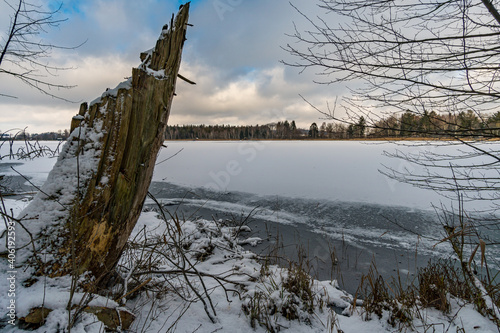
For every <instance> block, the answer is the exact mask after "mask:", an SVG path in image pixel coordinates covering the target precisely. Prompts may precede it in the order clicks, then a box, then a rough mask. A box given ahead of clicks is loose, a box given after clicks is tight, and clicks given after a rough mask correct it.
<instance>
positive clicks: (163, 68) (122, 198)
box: [17, 3, 189, 286]
mask: <svg viewBox="0 0 500 333" xmlns="http://www.w3.org/2000/svg"><path fill="white" fill-rule="evenodd" d="M188 12H189V3H188V4H186V5H184V6H182V7H181V8H180V10H179V13H178V15H177V17H176V19H175V21H174V18H173V17H172V21H171V23H170V26H168V27H167V26H164V27H163V30H162V32H161V35H160V38H159V39H158V41H157V43H156V47H155V48H153V49H151V50H149V51H147V52H144V53H142V54H141V61H142V63H141V65H140V66H139V67H138V68H134V69H133V70H132V76H131V78H129V79H128V80H127V81H125V82H122V83H120V84H119V85H118V86H117V87H116V88H115V89H111V90H107V91H106V92H104V93H103V94H102V96H101V97H100V98H98V99H97V100H95V101H93V102H91V103H90V105H87V103H83V104H82V105H81V107H80V112H79V114H78V115H77V116H75V117H73V121H72V124H71V135H70V137H69V138H68V141H67V142H66V144H65V146H64V148H63V150H62V152H61V155H60V156H59V158H58V161H57V163H56V164H55V166H54V168H53V170H52V171H51V172H50V174H49V176H48V179H47V181H46V183H45V184H44V186H43V187H42V189H41V191H40V193H39V194H37V196H36V197H35V199H34V200H33V201H32V202H31V203H30V205H29V206H28V207H27V208H26V209H25V210H24V211H23V212H22V213H21V215H20V219H21V222H20V224H22V228H17V229H18V240H17V243H18V246H19V248H18V252H17V255H18V257H17V261H18V264H30V265H32V266H33V267H35V268H36V270H37V272H38V273H39V274H42V275H49V276H63V275H69V274H82V273H84V272H90V273H91V277H92V279H91V280H92V281H93V282H92V285H93V286H103V285H104V284H105V283H106V281H107V280H108V277H109V274H110V272H111V271H112V269H113V268H114V267H115V265H116V264H117V262H118V260H119V258H120V256H121V253H122V251H123V249H124V247H125V244H126V242H127V240H128V238H129V235H130V233H131V232H132V229H133V228H134V226H135V224H136V222H137V219H138V218H139V215H140V214H141V210H142V206H143V203H144V200H145V198H146V195H147V192H148V188H149V185H150V182H151V178H152V175H153V169H154V166H155V161H156V157H157V154H158V152H159V150H160V148H161V146H162V143H163V140H164V133H165V130H166V125H167V120H168V117H169V113H170V106H171V104H172V99H173V96H174V91H175V83H176V79H177V76H178V70H179V66H180V62H181V54H182V47H183V45H184V41H185V39H186V38H185V37H186V29H187V26H188Z"/></svg>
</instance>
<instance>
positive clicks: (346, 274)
mask: <svg viewBox="0 0 500 333" xmlns="http://www.w3.org/2000/svg"><path fill="white" fill-rule="evenodd" d="M47 144H48V145H54V146H55V145H57V143H55V142H54V143H53V142H50V143H47ZM165 146H167V148H164V149H162V151H161V152H160V154H159V156H158V159H157V166H156V168H155V173H154V176H153V183H152V185H151V189H150V191H151V193H153V195H155V196H156V197H157V198H158V199H160V200H161V201H162V202H163V203H165V204H167V205H168V206H167V208H168V209H169V210H171V212H174V213H178V214H182V215H184V216H186V217H189V218H206V219H212V218H217V219H235V220H237V221H243V220H245V218H246V217H247V216H250V218H249V219H248V220H245V223H246V224H248V225H249V226H250V227H251V228H252V229H253V231H252V232H251V233H249V234H248V235H247V237H260V238H262V239H264V242H262V243H261V244H258V245H257V246H256V247H249V248H250V249H251V250H253V251H256V252H267V251H269V249H270V248H273V247H275V246H277V245H282V246H281V249H282V252H283V253H284V254H286V255H290V256H294V255H296V253H295V252H296V246H295V244H302V245H303V247H304V248H305V250H306V252H307V253H308V258H309V259H310V260H311V262H312V266H313V267H312V270H313V273H315V274H317V275H318V277H319V278H321V279H327V278H330V277H333V278H338V279H339V280H342V279H344V280H346V281H345V283H343V284H342V283H341V285H343V286H344V287H345V288H346V289H347V290H348V291H349V292H354V291H355V288H356V286H357V284H358V283H359V279H360V276H361V273H366V272H367V270H368V268H369V266H370V264H371V262H372V261H376V263H377V267H378V269H379V273H381V274H382V275H384V276H385V277H388V276H394V275H395V272H399V273H401V274H403V275H404V274H410V275H411V274H412V273H413V272H414V271H415V269H416V267H417V266H420V265H424V264H425V263H426V261H427V260H428V259H429V258H440V257H446V256H448V255H449V253H450V249H449V248H448V247H447V245H446V244H439V245H437V246H436V244H437V243H438V241H439V239H441V238H440V237H442V235H443V232H442V230H441V229H442V228H441V226H440V225H439V223H438V222H437V218H436V213H435V211H434V209H433V205H434V206H440V204H441V203H444V204H449V200H448V199H445V198H444V197H442V196H440V195H438V194H437V193H434V192H432V191H429V190H424V189H419V188H415V187H412V186H410V185H408V184H402V183H399V182H396V181H394V180H392V179H389V178H387V177H385V176H384V175H382V174H381V173H380V172H379V169H383V168H385V167H389V168H393V169H395V170H405V169H408V170H414V171H418V170H415V166H414V165H412V164H410V163H409V162H406V161H402V160H398V159H394V158H389V157H387V156H385V155H384V151H388V152H392V151H394V150H395V149H396V148H397V149H400V150H404V151H405V152H407V153H408V152H409V153H419V152H421V151H424V150H426V149H429V147H422V146H419V145H415V146H408V147H401V146H399V147H396V146H395V145H393V144H391V143H380V142H377V143H373V142H357V141H238V142H229V141H220V142H213V141H167V142H165ZM430 149H443V148H436V147H433V148H430ZM446 149H450V148H449V147H447V148H446ZM10 162H14V161H9V160H6V159H4V160H2V161H0V173H3V174H11V175H15V173H14V172H13V171H12V170H11V169H10V168H9V166H10V164H9V163H10ZM15 162H17V161H15ZM21 163H23V164H18V165H16V166H15V168H16V170H18V171H19V172H20V173H22V174H24V175H26V176H28V177H30V178H31V180H32V181H33V182H34V183H36V184H38V185H41V183H43V181H44V180H45V178H46V176H47V173H48V172H49V171H50V169H51V167H52V165H53V163H55V159H54V158H43V159H37V160H35V161H28V162H22V161H21ZM147 203H148V204H151V202H150V201H148V202H147ZM332 250H333V251H334V252H335V255H336V257H337V259H338V260H339V262H338V264H337V265H334V266H332V265H331V264H332V263H331V258H330V252H331V251H332ZM497 252H498V251H497V249H494V250H492V251H490V252H489V253H490V254H491V255H493V256H495V257H498V253H497ZM294 253H295V254H294ZM415 253H418V254H419V256H418V258H416V257H415ZM334 273H336V274H334Z"/></svg>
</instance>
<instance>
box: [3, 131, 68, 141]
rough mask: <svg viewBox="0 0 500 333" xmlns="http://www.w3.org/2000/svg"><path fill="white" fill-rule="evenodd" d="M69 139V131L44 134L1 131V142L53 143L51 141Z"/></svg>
mask: <svg viewBox="0 0 500 333" xmlns="http://www.w3.org/2000/svg"><path fill="white" fill-rule="evenodd" d="M68 137H69V131H68V130H67V129H65V130H64V131H63V130H59V131H57V132H43V133H28V132H26V131H23V130H20V131H17V132H14V131H7V132H1V131H0V140H38V141H51V140H66V139H67V138H68Z"/></svg>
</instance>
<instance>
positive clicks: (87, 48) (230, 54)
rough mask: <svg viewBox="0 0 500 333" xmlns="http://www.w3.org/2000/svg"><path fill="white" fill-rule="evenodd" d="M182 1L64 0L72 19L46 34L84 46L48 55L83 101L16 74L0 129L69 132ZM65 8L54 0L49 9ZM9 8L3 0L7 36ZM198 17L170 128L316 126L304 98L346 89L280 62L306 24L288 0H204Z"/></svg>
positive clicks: (322, 101) (311, 10)
mask: <svg viewBox="0 0 500 333" xmlns="http://www.w3.org/2000/svg"><path fill="white" fill-rule="evenodd" d="M7 1H8V2H10V3H15V2H17V0H7ZM35 1H41V2H42V3H45V4H46V3H47V1H46V0H45V1H42V0H35ZM181 3H184V1H174V0H141V1H136V0H81V1H79V0H66V1H64V2H63V7H62V9H61V11H60V13H59V14H58V18H67V21H66V22H64V23H61V24H60V26H59V27H56V28H53V29H51V30H49V31H48V34H47V35H46V36H43V38H44V40H46V41H48V42H51V43H53V44H56V45H62V46H74V45H78V44H80V43H82V42H85V44H84V45H82V46H81V47H79V48H78V49H76V50H67V51H60V50H53V51H52V54H51V58H50V59H47V61H50V64H51V65H56V66H61V67H69V68H72V69H71V70H66V71H59V72H57V73H55V74H56V75H57V76H54V77H49V79H50V80H51V81H52V82H53V83H61V84H67V85H76V87H75V88H73V89H71V90H61V91H57V90H52V91H51V92H53V93H54V94H55V95H58V96H60V97H62V98H65V99H68V100H71V101H74V102H75V103H69V102H64V101H60V100H57V99H54V98H51V97H49V96H45V95H42V94H40V93H38V92H37V91H36V90H34V89H31V88H29V87H27V86H26V85H23V84H22V83H21V82H19V81H17V80H15V79H14V78H12V77H8V76H6V75H3V76H0V93H1V94H6V95H13V96H16V97H17V98H16V99H13V98H9V97H3V96H0V131H6V130H8V129H10V128H24V127H26V126H28V129H27V131H28V132H31V133H36V132H42V131H56V130H59V129H66V128H68V127H69V123H70V120H71V117H72V116H73V115H75V114H76V113H77V112H78V108H79V104H80V103H81V102H85V101H92V100H93V99H95V98H96V97H98V96H100V95H101V93H102V92H103V91H104V90H105V89H106V88H108V87H109V88H114V87H115V86H116V85H117V84H118V83H120V82H121V81H123V80H124V78H125V77H128V76H130V75H131V68H132V67H136V66H137V65H138V64H139V62H140V61H139V53H140V52H141V51H144V50H147V49H149V48H151V47H153V46H154V44H155V41H156V39H157V37H158V36H159V33H160V31H161V28H162V26H163V25H164V24H165V23H167V22H170V17H171V15H172V13H176V12H177V10H178V7H179V5H180V4H181ZM292 3H293V4H294V5H295V6H297V7H299V8H300V9H301V10H303V11H304V12H306V13H308V14H311V15H316V14H321V15H324V14H325V13H322V12H321V10H320V9H319V8H318V7H317V2H316V1H314V0H313V1H311V0H292ZM57 5H58V2H53V1H50V2H49V6H50V7H51V8H57ZM11 14H12V13H11V10H10V9H9V8H8V7H7V6H6V5H5V3H3V2H2V3H1V4H0V31H1V32H0V33H2V34H3V35H2V37H4V36H5V31H7V29H8V22H9V20H10V18H9V15H11ZM325 17H328V16H325ZM190 23H191V24H193V25H194V26H193V27H190V28H189V29H188V35H187V38H188V41H187V42H186V44H185V48H184V53H183V60H182V66H181V70H180V73H181V74H183V75H184V76H186V77H187V78H189V79H191V80H193V81H196V83H197V85H195V86H191V85H188V84H187V83H185V82H183V81H180V80H178V82H177V97H175V98H174V102H173V106H172V110H171V116H170V120H169V123H170V124H172V125H173V124H202V123H203V124H232V125H244V124H265V123H270V122H276V121H283V120H285V119H288V120H295V121H296V122H297V125H298V126H299V127H309V125H310V124H311V123H312V122H322V121H323V120H321V119H320V114H318V113H317V112H316V111H314V110H313V109H312V108H311V107H310V106H309V105H308V104H307V103H305V102H304V101H303V100H302V98H301V97H300V96H299V94H301V95H303V96H304V97H306V98H307V99H308V100H309V101H310V102H312V103H314V104H315V105H318V106H320V107H324V106H325V105H326V103H327V102H330V103H332V102H333V101H334V100H335V96H338V95H339V94H341V91H342V90H341V87H335V86H320V85H316V84H314V83H313V82H312V80H313V79H314V72H313V71H310V72H305V73H299V71H298V69H295V68H290V67H286V66H284V65H283V64H281V63H280V60H286V59H290V56H289V55H288V54H287V53H286V52H285V51H283V50H282V49H281V47H282V46H286V44H287V43H293V42H294V41H293V39H291V38H290V37H287V35H286V34H291V33H293V31H294V23H295V24H296V25H298V26H299V27H306V22H305V21H304V19H303V18H302V17H301V16H300V15H299V13H297V12H296V11H295V9H294V8H293V7H292V6H291V5H290V3H289V1H288V0H274V1H269V0H196V1H192V3H191V11H190ZM2 43H3V42H2ZM0 45H1V44H0Z"/></svg>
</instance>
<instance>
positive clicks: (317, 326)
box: [0, 141, 498, 332]
mask: <svg viewBox="0 0 500 333" xmlns="http://www.w3.org/2000/svg"><path fill="white" fill-rule="evenodd" d="M47 144H48V145H54V144H56V143H47ZM165 145H167V146H168V148H167V149H163V150H162V152H161V154H160V156H159V157H158V165H157V167H156V169H155V175H154V181H156V182H168V183H171V184H175V185H182V186H183V187H186V188H193V189H194V188H205V189H207V190H208V192H215V193H223V194H227V193H230V192H241V193H247V194H251V195H254V196H256V197H253V198H254V199H255V198H259V197H261V198H267V197H273V196H275V197H278V196H279V197H281V196H283V197H287V198H290V200H294V199H299V200H300V199H303V200H304V205H305V204H308V203H312V202H315V201H314V200H316V202H322V203H324V202H327V201H329V202H350V203H363V204H366V203H368V204H376V205H381V206H399V207H405V209H407V210H408V211H409V212H410V211H414V210H431V203H438V202H439V201H440V200H443V199H442V198H441V197H440V196H439V195H437V194H435V193H433V192H429V191H426V190H421V189H415V188H413V187H410V186H408V185H404V184H399V183H396V182H394V181H393V180H390V179H387V178H385V177H384V176H382V175H381V174H380V173H379V172H378V171H377V169H379V168H381V167H382V164H385V165H390V166H392V167H393V168H395V169H401V170H402V169H404V168H409V167H411V166H409V165H407V164H406V163H405V162H401V161H399V160H391V159H388V158H386V157H384V156H383V155H382V152H383V150H390V149H391V146H389V145H387V144H373V143H360V142H246V141H244V142H166V143H165ZM408 149H413V150H417V151H418V150H420V149H423V148H421V147H414V148H408ZM0 155H5V151H2V150H0ZM174 155H175V156H174ZM11 163H16V164H11ZM18 163H20V164H18ZM54 163H55V159H54V158H50V157H41V158H37V159H35V160H21V161H19V160H12V161H10V160H8V159H4V160H2V161H0V174H3V175H12V176H16V175H18V173H17V172H19V173H21V174H23V175H25V176H27V177H30V178H31V181H32V182H33V184H35V185H36V186H40V185H41V184H42V183H43V181H44V180H45V179H46V177H47V174H48V172H49V171H50V168H51V166H52V165H53V164H54ZM11 166H12V167H14V168H15V170H17V172H16V171H14V170H12V169H11ZM243 195H246V194H243ZM246 196H249V195H246ZM28 197H29V195H28ZM236 197H237V198H241V196H236ZM201 200H202V201H203V198H202V199H201ZM318 200H319V201H318ZM4 201H5V204H6V206H7V210H8V211H9V210H10V209H11V208H12V209H13V210H14V213H18V212H19V211H20V210H21V209H22V208H23V207H24V206H25V205H26V204H27V200H26V199H24V200H19V199H8V198H6V199H4ZM149 203H150V202H149ZM213 204H217V202H215V203H213ZM219 204H220V203H219ZM231 204H232V205H233V206H231ZM148 206H149V205H148ZM223 206H224V207H223V208H224V209H226V210H227V209H231V207H232V208H234V209H236V210H239V211H238V213H240V210H241V207H242V206H241V205H239V206H238V204H237V203H231V202H229V201H227V200H226V201H224V203H223ZM243 206H245V207H247V206H248V207H250V206H249V205H248V202H247V203H245V204H244V205H243ZM323 208H324V207H323ZM260 214H266V211H265V210H262V211H260ZM271 215H272V213H271ZM264 217H265V216H264ZM302 218H303V215H301V214H295V215H294V214H292V215H289V216H286V215H285V214H282V215H281V216H280V219H278V222H283V223H287V222H290V221H292V223H303V222H304V221H303V220H302ZM169 223H170V224H167V223H166V222H165V221H164V220H162V219H160V218H159V216H158V212H157V211H156V212H155V211H145V212H144V213H143V214H142V215H141V217H140V220H139V222H138V224H137V226H136V228H135V230H134V232H133V235H132V237H131V239H135V240H136V242H137V243H140V242H144V241H145V239H147V240H149V241H152V242H154V241H156V240H158V239H163V235H164V234H165V232H166V231H168V230H169V225H170V228H173V227H175V229H177V230H179V228H180V230H181V232H180V233H179V234H178V237H181V235H182V237H181V238H180V239H179V240H178V241H179V243H182V244H185V248H187V249H189V250H188V256H189V260H191V261H192V262H196V265H195V267H193V269H192V270H196V271H197V272H198V273H197V274H194V275H193V276H189V277H188V278H189V280H190V282H191V283H192V284H193V285H194V287H195V288H196V290H198V292H199V293H200V295H201V299H203V300H204V301H205V302H202V301H200V300H196V299H197V295H195V293H193V292H192V291H190V290H189V288H186V280H185V279H186V278H185V277H184V276H181V275H179V274H174V275H171V274H170V275H169V274H163V273H161V272H164V271H172V270H175V269H176V268H178V267H177V266H176V264H177V265H178V264H179V262H181V261H182V260H181V261H178V262H177V261H176V264H174V263H172V262H168V261H167V260H165V259H158V258H157V262H156V263H155V265H156V266H154V270H155V271H156V272H160V273H155V274H144V277H150V278H151V279H152V285H154V286H156V287H158V288H159V289H161V291H159V290H155V291H151V290H150V291H149V292H143V293H141V294H140V295H137V296H136V297H131V296H130V297H129V298H130V299H128V300H127V301H126V302H125V304H124V306H125V307H126V308H128V309H130V310H132V312H133V313H134V314H135V315H136V316H137V319H136V321H135V322H134V324H133V327H132V331H134V332H165V331H167V330H168V329H171V331H178V332H249V331H256V332H265V331H266V330H265V328H264V327H263V326H262V325H259V324H258V321H259V320H260V321H261V322H262V321H266V322H267V324H268V325H271V326H273V327H274V328H275V329H281V330H283V331H288V332H329V331H332V332H337V331H340V330H342V331H343V332H370V331H371V332H394V331H397V327H396V328H395V327H393V326H391V325H389V324H388V322H387V320H388V315H389V314H388V313H386V312H384V314H383V316H382V317H381V318H378V317H377V316H376V315H373V316H371V318H370V320H367V318H366V313H365V311H364V309H363V308H362V307H361V306H359V304H358V306H353V305H355V304H356V301H355V300H354V299H353V297H352V296H351V295H349V294H347V293H346V292H343V291H341V290H339V289H338V288H336V283H335V282H331V281H313V282H312V284H311V290H312V291H313V295H314V297H313V303H314V304H315V306H314V309H313V310H312V311H306V310H304V308H303V307H302V306H303V302H301V301H300V300H297V299H296V298H297V296H296V295H295V296H294V295H293V293H291V292H290V291H289V290H287V289H286V288H284V287H283V283H282V282H284V281H285V282H286V280H287V279H288V278H289V276H290V272H289V271H288V270H286V269H281V268H278V267H276V266H270V267H268V268H266V267H264V268H263V267H262V265H261V264H260V263H258V262H257V261H256V260H255V255H254V254H252V253H251V252H247V251H245V250H244V249H243V248H241V247H240V245H238V243H241V241H238V240H237V239H236V238H234V233H235V228H234V226H229V225H225V224H223V223H222V221H214V220H207V219H196V220H193V221H191V220H187V221H181V223H180V225H173V221H172V220H169ZM323 227H325V226H323ZM327 227H328V226H327ZM330 227H331V226H330ZM245 228H246V227H245ZM362 229H363V228H362V227H361V228H360V229H359V230H360V231H361V230H362ZM330 232H333V229H332V230H330ZM145 235H147V237H145ZM243 235H246V234H243ZM248 235H249V236H250V234H248ZM379 235H380V234H379ZM248 242H250V243H251V242H258V239H255V238H251V239H248ZM168 251H169V248H168V246H167V248H165V249H164V251H163V253H168ZM141 253H143V252H141V251H139V250H138V251H136V252H134V251H131V252H129V253H128V254H127V255H126V257H125V258H124V261H122V263H121V264H122V267H121V269H122V273H123V275H124V276H127V270H129V271H130V269H131V268H132V267H134V260H135V259H136V258H137V257H139V256H140V255H141ZM158 253H162V251H158V252H157V253H156V256H157V257H158ZM200 254H201V255H202V258H203V259H200V258H201V257H200ZM7 264H8V263H7V261H4V260H1V261H0V266H1V267H0V272H1V273H0V274H2V275H4V276H0V293H1V295H2V297H0V308H1V309H4V310H3V315H2V318H1V320H2V322H0V325H2V324H5V326H4V328H3V331H5V332H18V331H19V330H18V328H17V327H15V326H12V325H9V324H7V320H8V319H9V318H8V317H7V314H8V305H9V301H10V299H9V297H7V294H8V292H9V288H11V286H10V285H9V280H8V279H7V278H8V277H9V275H8V274H9V273H7V272H9V268H8V265H7ZM139 272H140V271H139ZM16 274H17V276H16V279H17V281H18V283H17V285H16V288H17V289H16V302H17V303H16V311H17V315H18V316H19V317H22V316H25V315H27V313H28V311H29V309H30V308H31V306H33V305H34V304H41V303H42V302H44V304H45V306H46V307H47V308H51V309H53V310H54V311H52V312H51V313H50V314H49V316H48V318H47V324H46V326H45V327H44V328H40V329H39V330H37V332H46V331H48V332H56V331H57V330H58V329H61V328H63V327H65V325H67V321H68V315H67V311H66V306H67V304H68V299H69V294H68V286H69V285H70V281H69V280H68V279H64V278H59V279H57V278H55V279H39V280H38V281H37V282H35V283H34V284H33V285H32V286H31V287H30V288H25V287H24V286H22V285H21V283H20V281H23V280H26V279H27V278H28V277H29V276H30V274H32V272H31V271H30V270H28V271H23V270H22V269H20V268H18V269H17V273H16ZM209 275H211V276H209ZM213 275H218V276H219V277H223V278H224V279H223V280H217V279H214V278H213V277H212V276H213ZM138 276H139V277H142V275H140V274H139V275H138ZM172 276H174V277H172ZM129 277H130V276H129ZM142 281H145V278H144V279H143V280H142ZM150 282H151V281H150ZM203 284H204V285H203ZM222 285H224V286H225V288H226V289H224V288H223V287H222ZM130 289H132V287H130ZM130 289H129V290H130ZM173 290H176V292H173ZM205 290H206V294H205V293H204V292H205ZM123 294H126V292H123ZM153 295H155V296H154V297H153ZM84 296H85V295H84V294H81V293H77V294H76V295H75V297H74V300H73V303H74V304H76V303H78V302H79V301H80V300H81V299H82V298H83V297H84ZM284 300H288V303H287V302H285V301H284ZM190 301H193V302H190ZM257 303H258V304H261V305H262V304H265V305H266V306H267V307H265V308H267V309H268V310H269V309H271V308H273V307H275V308H277V309H283V308H286V307H287V306H288V307H290V306H292V305H293V306H294V307H295V311H296V313H297V317H298V319H296V320H293V321H287V320H285V319H284V318H283V317H282V316H280V315H279V311H276V310H275V311H274V312H273V311H270V312H268V313H260V314H258V315H257V314H255V313H254V317H255V318H256V320H255V321H254V323H255V325H254V326H255V327H252V325H251V323H252V320H251V319H250V317H251V313H252V311H251V310H252V309H256V307H255V305H256V304H257ZM321 304H325V305H326V304H329V305H331V306H332V308H329V307H327V306H323V307H321V306H320V305H321ZM451 304H452V309H451V313H450V314H446V315H445V314H443V313H441V312H439V311H438V310H435V309H418V313H419V318H417V319H415V320H414V322H413V323H412V327H413V329H414V330H415V331H418V332H428V331H429V330H430V331H435V332H456V331H460V330H463V331H465V332H498V329H497V327H496V325H495V324H494V323H493V322H491V321H490V320H488V319H486V318H484V317H482V316H481V315H479V314H478V313H477V312H476V311H475V310H474V309H473V307H472V306H471V305H466V304H463V303H462V302H461V301H460V300H455V299H452V300H451ZM90 305H106V306H108V307H115V306H116V307H117V306H119V305H121V304H118V302H116V300H109V299H107V298H103V297H96V298H95V299H93V300H92V302H91V303H90ZM204 305H205V306H204ZM293 306H292V307H293ZM333 309H335V310H336V311H334V310H333ZM207 312H208V313H210V315H211V316H213V317H215V320H214V321H215V322H212V321H211V320H210V318H209V315H207ZM245 312H246V313H247V314H245ZM180 314H183V316H182V317H181V318H180V319H179V320H178V321H176V320H177V318H178V317H179V315H180ZM214 314H216V316H214ZM102 331H103V328H102V325H101V324H100V323H98V322H96V321H95V317H94V315H91V314H88V313H83V314H82V317H81V319H80V321H79V322H78V324H77V325H76V326H75V327H74V329H72V332H102Z"/></svg>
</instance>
